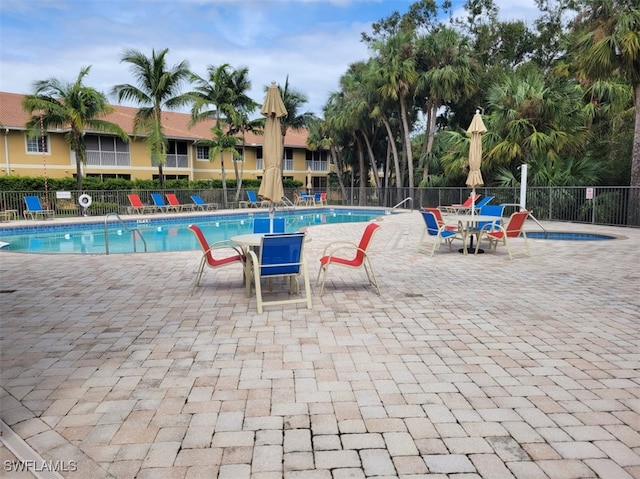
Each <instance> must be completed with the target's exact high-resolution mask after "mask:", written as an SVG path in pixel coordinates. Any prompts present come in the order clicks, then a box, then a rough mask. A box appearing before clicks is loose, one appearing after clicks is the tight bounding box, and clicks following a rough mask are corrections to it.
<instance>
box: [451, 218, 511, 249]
mask: <svg viewBox="0 0 640 479" xmlns="http://www.w3.org/2000/svg"><path fill="white" fill-rule="evenodd" d="M443 219H444V222H445V224H447V225H448V224H461V225H462V242H463V244H464V246H463V247H462V248H460V249H459V250H458V252H459V253H463V254H469V253H468V251H469V250H470V249H471V250H473V237H474V236H475V235H477V234H478V233H479V232H480V230H479V229H478V228H477V224H478V222H487V223H491V222H493V221H497V220H500V219H501V217H500V216H490V215H470V214H467V215H445V216H444V218H443ZM467 236H469V246H468V247H467ZM478 253H484V250H478Z"/></svg>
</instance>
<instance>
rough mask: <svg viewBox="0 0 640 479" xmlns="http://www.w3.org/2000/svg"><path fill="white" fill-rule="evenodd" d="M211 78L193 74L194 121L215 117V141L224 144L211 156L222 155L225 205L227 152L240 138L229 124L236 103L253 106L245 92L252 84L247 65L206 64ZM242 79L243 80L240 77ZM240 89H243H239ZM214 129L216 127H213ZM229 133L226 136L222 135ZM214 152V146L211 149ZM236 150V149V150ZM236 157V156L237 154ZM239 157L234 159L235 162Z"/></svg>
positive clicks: (221, 165) (239, 120) (212, 157)
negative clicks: (249, 80) (234, 66)
mask: <svg viewBox="0 0 640 479" xmlns="http://www.w3.org/2000/svg"><path fill="white" fill-rule="evenodd" d="M207 73H208V78H207V79H204V78H200V77H198V76H194V80H195V81H196V87H195V91H194V92H193V93H192V94H191V95H192V99H193V106H192V108H191V123H192V124H195V123H197V122H199V121H204V120H210V119H214V120H215V122H216V124H215V126H214V128H213V129H212V132H213V133H214V142H216V143H218V144H219V145H224V147H218V148H215V151H216V152H217V155H213V156H211V155H210V156H209V159H210V160H211V161H214V159H215V157H216V156H219V157H220V169H221V176H222V192H223V198H222V202H223V205H225V206H226V204H227V173H226V170H225V165H224V153H225V152H231V146H232V145H233V147H234V148H235V145H237V143H238V138H237V137H236V136H235V135H234V132H232V131H230V129H229V125H230V124H231V122H232V120H231V119H232V118H233V117H234V115H236V107H238V106H240V107H241V110H240V111H246V110H247V109H248V108H250V105H251V104H250V99H249V98H248V97H247V96H246V95H245V94H244V92H245V91H246V90H247V89H248V88H249V87H248V86H247V82H248V80H246V76H247V71H246V69H243V70H241V71H240V72H237V71H236V70H234V69H233V68H232V67H231V66H230V65H229V64H228V63H224V64H222V65H220V66H218V67H216V66H215V65H209V66H208V67H207ZM238 80H240V81H238ZM239 90H241V91H239ZM236 121H237V123H241V121H242V120H241V117H240V116H237V117H236ZM214 130H215V131H214ZM223 137H226V138H223ZM209 152H210V153H211V149H210V150H209ZM236 153H237V151H236ZM234 158H237V156H236V155H234ZM235 161H236V160H235V159H234V162H235ZM236 178H237V176H236Z"/></svg>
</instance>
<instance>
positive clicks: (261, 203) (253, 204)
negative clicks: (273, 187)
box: [247, 190, 269, 208]
mask: <svg viewBox="0 0 640 479" xmlns="http://www.w3.org/2000/svg"><path fill="white" fill-rule="evenodd" d="M247 198H249V208H258V207H265V206H269V202H268V201H267V200H258V197H257V196H256V192H255V191H251V190H247Z"/></svg>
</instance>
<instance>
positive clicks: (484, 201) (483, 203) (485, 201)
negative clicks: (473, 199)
mask: <svg viewBox="0 0 640 479" xmlns="http://www.w3.org/2000/svg"><path fill="white" fill-rule="evenodd" d="M494 198H495V196H491V195H489V196H485V197H484V198H482V199H481V200H480V201H478V202H477V203H476V204H475V205H474V208H475V209H476V211H477V210H479V209H480V208H482V207H483V206H486V205H487V204H488V203H489V202H490V201H491V200H492V199H494Z"/></svg>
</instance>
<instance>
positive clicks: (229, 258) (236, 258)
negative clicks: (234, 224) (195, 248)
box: [188, 225, 246, 291]
mask: <svg viewBox="0 0 640 479" xmlns="http://www.w3.org/2000/svg"><path fill="white" fill-rule="evenodd" d="M188 228H189V230H190V231H191V232H192V233H193V234H194V235H195V236H196V239H197V240H198V244H199V245H200V248H201V249H202V251H203V253H202V258H201V259H200V265H199V266H198V271H197V272H196V279H195V281H194V282H193V289H195V288H196V286H199V285H200V279H201V278H202V273H203V271H204V267H205V265H206V266H208V267H209V268H220V267H222V266H227V265H230V264H233V263H235V262H240V263H241V264H243V265H244V262H245V261H246V257H245V255H244V254H243V253H242V251H240V250H239V249H237V248H236V247H235V246H233V245H232V244H231V243H230V242H229V241H228V240H224V241H217V242H215V243H212V244H209V243H208V242H207V239H206V238H205V237H204V233H203V232H202V230H201V229H200V227H199V226H196V225H189V226H188ZM222 251H227V255H226V256H222V257H214V252H215V253H216V254H217V253H219V252H222ZM243 271H244V270H243ZM193 289H192V291H193Z"/></svg>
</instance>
